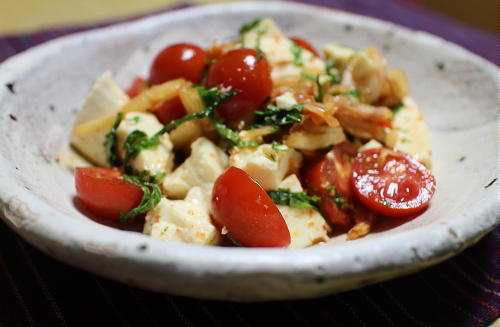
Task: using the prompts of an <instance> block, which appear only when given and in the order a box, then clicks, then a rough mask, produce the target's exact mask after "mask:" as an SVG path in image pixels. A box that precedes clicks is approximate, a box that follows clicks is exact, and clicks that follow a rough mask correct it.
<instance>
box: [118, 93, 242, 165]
mask: <svg viewBox="0 0 500 327" xmlns="http://www.w3.org/2000/svg"><path fill="white" fill-rule="evenodd" d="M195 88H196V90H197V91H198V93H199V94H200V96H201V98H202V99H203V102H204V103H205V105H206V108H205V109H204V110H202V111H200V112H196V113H193V114H190V115H186V116H184V117H182V118H179V119H176V120H173V121H171V122H170V123H168V124H167V125H165V126H163V128H162V129H161V130H159V131H158V132H157V133H156V134H154V135H153V136H151V137H149V138H148V136H147V135H146V133H144V132H143V131H140V130H135V131H133V132H132V133H130V134H129V135H128V136H127V138H126V139H125V143H124V145H123V146H124V149H125V160H124V163H123V165H124V167H125V172H126V173H131V172H132V168H131V167H130V161H131V160H132V159H134V158H135V157H137V155H138V154H139V153H140V152H141V151H142V150H145V149H148V148H151V147H154V146H157V145H158V144H160V137H161V136H162V135H163V134H165V133H168V132H170V131H171V130H173V129H174V128H176V127H177V126H179V125H181V124H183V123H185V122H187V121H188V120H193V119H201V118H205V117H209V116H210V115H211V113H213V112H214V109H215V107H217V106H218V105H219V104H221V103H222V102H224V101H226V100H228V99H229V98H231V97H233V96H235V95H236V94H238V93H239V91H235V90H232V91H227V92H219V89H218V88H217V87H213V88H211V89H205V88H204V87H202V86H196V87H195Z"/></svg>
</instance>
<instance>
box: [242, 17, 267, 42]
mask: <svg viewBox="0 0 500 327" xmlns="http://www.w3.org/2000/svg"><path fill="white" fill-rule="evenodd" d="M261 21H262V19H261V18H257V19H256V20H254V21H252V22H250V23H248V24H245V25H243V26H241V27H240V36H241V47H242V48H244V47H245V34H246V33H247V32H250V31H251V30H253V29H254V28H255V27H257V26H258V25H259V24H260V22H261ZM259 32H261V33H259ZM262 32H263V31H262V30H260V31H257V49H259V48H260V47H259V46H260V35H261V34H262Z"/></svg>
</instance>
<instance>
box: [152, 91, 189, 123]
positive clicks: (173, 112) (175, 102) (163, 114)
mask: <svg viewBox="0 0 500 327" xmlns="http://www.w3.org/2000/svg"><path fill="white" fill-rule="evenodd" d="M153 114H154V115H155V116H156V118H158V120H159V121H160V122H161V123H162V124H163V125H166V124H168V123H170V122H171V121H172V120H175V119H179V118H181V117H184V116H185V115H186V110H185V109H184V106H183V105H182V102H181V100H180V99H179V97H175V98H173V99H172V100H169V101H167V102H165V103H164V104H162V105H161V106H160V107H159V108H157V109H155V110H154V111H153Z"/></svg>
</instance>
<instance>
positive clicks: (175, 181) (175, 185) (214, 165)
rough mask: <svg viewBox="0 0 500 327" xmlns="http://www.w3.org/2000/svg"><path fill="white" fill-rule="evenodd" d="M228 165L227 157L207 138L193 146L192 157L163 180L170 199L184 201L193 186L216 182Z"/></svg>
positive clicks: (198, 140)
mask: <svg viewBox="0 0 500 327" xmlns="http://www.w3.org/2000/svg"><path fill="white" fill-rule="evenodd" d="M227 165H228V159H227V155H226V154H225V153H224V151H222V150H221V149H220V148H219V147H218V146H216V145H215V144H214V143H212V141H210V140H209V139H207V138H206V137H200V138H198V139H197V140H196V141H194V142H193V143H192V144H191V155H190V156H189V157H188V158H187V159H186V160H185V161H184V162H183V163H182V164H181V165H180V166H179V167H177V169H176V170H175V171H174V172H173V173H171V174H170V175H167V176H166V177H165V179H164V180H163V185H162V187H163V192H164V193H165V194H167V196H168V197H169V198H174V199H183V198H184V197H185V196H186V194H187V193H188V191H189V189H190V188H191V187H193V186H202V185H205V184H211V183H213V182H215V179H216V178H217V177H218V176H219V175H220V174H222V172H223V171H224V169H226V167H227Z"/></svg>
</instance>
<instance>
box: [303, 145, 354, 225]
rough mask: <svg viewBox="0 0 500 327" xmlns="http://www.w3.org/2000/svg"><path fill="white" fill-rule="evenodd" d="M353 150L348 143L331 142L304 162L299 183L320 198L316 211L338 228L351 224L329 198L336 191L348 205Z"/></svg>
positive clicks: (350, 196) (340, 208)
mask: <svg viewBox="0 0 500 327" xmlns="http://www.w3.org/2000/svg"><path fill="white" fill-rule="evenodd" d="M355 153H356V151H355V149H354V148H353V147H352V145H351V144H349V143H347V142H344V143H341V144H337V145H335V146H334V147H333V148H332V149H331V150H330V151H329V152H328V153H326V154H324V155H321V156H319V157H317V158H315V159H313V160H312V161H311V162H308V163H307V164H305V165H304V167H305V169H304V171H303V173H302V175H303V176H302V177H303V182H304V185H305V187H306V189H307V190H308V192H309V193H310V194H314V195H318V196H321V197H322V200H321V203H320V211H321V213H322V214H323V216H324V217H325V218H326V219H327V220H328V221H329V222H330V223H331V224H332V225H333V226H334V227H336V229H339V230H346V229H349V228H350V227H352V225H353V220H352V218H351V216H350V215H349V213H348V212H347V211H346V210H345V209H344V208H342V207H339V205H337V204H336V203H334V202H332V201H331V199H332V198H333V197H335V194H336V193H338V194H339V195H340V196H341V197H342V198H344V199H345V200H346V201H347V202H349V203H350V204H352V201H353V199H354V194H353V190H352V185H351V175H352V164H351V158H352V157H353V156H354V155H355Z"/></svg>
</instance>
